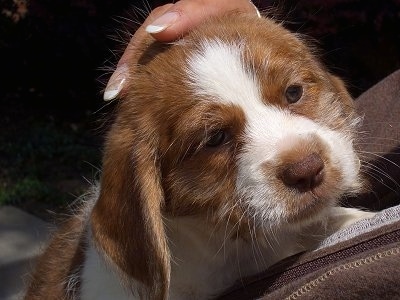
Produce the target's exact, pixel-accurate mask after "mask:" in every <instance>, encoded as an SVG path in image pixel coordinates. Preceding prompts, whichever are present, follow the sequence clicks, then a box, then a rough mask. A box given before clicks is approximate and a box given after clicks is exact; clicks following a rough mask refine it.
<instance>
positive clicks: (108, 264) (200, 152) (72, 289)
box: [26, 14, 371, 300]
mask: <svg viewBox="0 0 400 300" xmlns="http://www.w3.org/2000/svg"><path fill="white" fill-rule="evenodd" d="M139 55H140V57H139V58H138V61H139V63H138V64H136V63H135V64H134V65H133V64H132V65H131V66H130V67H131V70H132V71H131V78H129V82H128V92H127V93H126V95H125V96H124V97H123V99H120V100H119V102H118V108H117V112H116V117H115V121H114V123H113V124H112V126H111V129H110V130H109V132H108V135H107V137H106V142H105V149H104V158H103V166H102V176H101V180H100V183H99V186H98V187H94V191H93V193H92V195H91V196H90V197H88V199H86V201H85V203H84V208H83V209H82V211H81V213H80V214H77V215H76V216H74V217H72V218H71V219H70V220H69V221H68V222H67V223H66V224H65V226H63V227H62V228H61V229H60V230H59V232H58V233H57V234H56V235H55V237H54V239H53V240H52V242H51V243H50V245H49V247H48V248H47V250H46V251H45V253H44V254H43V256H42V258H41V259H40V260H39V262H38V265H37V269H36V272H35V273H34V276H33V280H32V282H31V284H30V287H29V289H28V292H27V295H26V299H119V300H121V299H139V298H140V299H209V298H212V297H214V296H216V295H218V294H219V293H221V292H222V291H223V290H224V289H226V288H228V287H229V286H231V285H232V284H233V283H234V282H235V281H236V280H238V279H240V278H242V277H244V276H248V275H252V274H255V273H257V272H260V271H262V270H265V269H267V268H268V267H269V266H271V265H272V264H273V263H275V262H277V261H279V260H281V259H283V258H285V257H287V256H289V255H292V254H294V253H296V252H299V251H303V250H305V249H312V248H313V247H315V246H316V245H317V244H318V240H319V239H322V238H323V237H324V236H326V235H327V234H330V233H332V232H334V231H336V230H338V229H339V228H342V227H345V226H347V225H349V224H351V223H352V222H354V221H356V220H359V219H360V218H364V217H370V216H371V213H368V212H362V211H359V210H356V209H348V208H340V207H337V203H338V200H339V199H340V198H341V197H343V196H346V195H351V194H355V193H357V192H358V191H360V188H361V186H362V184H361V178H360V173H359V169H360V162H359V159H358V157H357V153H356V152H355V150H354V148H353V135H354V134H355V133H356V130H357V124H358V123H359V118H358V117H357V116H356V114H355V112H354V108H353V101H352V99H351V97H350V96H349V94H348V92H347V91H346V89H345V87H344V85H343V83H342V81H341V80H340V79H338V78H337V77H335V76H333V75H331V74H330V73H329V72H328V71H327V69H326V68H325V67H324V66H323V65H322V64H321V63H320V62H319V61H318V59H316V57H315V56H314V55H313V54H312V51H310V49H309V48H308V47H307V45H306V44H305V43H304V42H303V41H302V40H301V39H300V38H299V37H298V36H296V35H295V34H293V33H290V32H289V31H288V30H286V29H285V28H284V27H283V26H282V25H280V24H277V23H275V22H274V21H272V20H270V19H267V18H258V17H254V16H249V15H242V14H230V15H227V16H225V17H222V18H214V19H210V20H209V21H207V22H206V23H204V24H203V25H201V26H200V27H199V28H197V29H196V30H194V31H193V32H191V33H190V34H189V35H187V36H185V37H184V38H183V39H181V40H179V41H178V42H176V43H174V44H161V43H158V42H155V41H154V40H152V39H151V37H149V38H148V39H147V40H145V41H144V42H143V44H142V45H141V51H140V53H139Z"/></svg>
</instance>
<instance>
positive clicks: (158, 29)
mask: <svg viewBox="0 0 400 300" xmlns="http://www.w3.org/2000/svg"><path fill="white" fill-rule="evenodd" d="M233 11H238V12H245V13H254V14H256V15H258V16H260V13H259V11H258V10H257V8H256V7H255V6H254V4H253V3H252V2H251V1H249V0H218V1H216V0H181V1H178V2H176V3H175V4H174V5H173V6H171V7H170V8H169V9H168V10H167V11H166V12H165V14H163V15H161V16H160V17H159V18H158V19H155V20H154V21H153V22H151V23H150V24H149V25H148V26H147V27H146V31H147V32H148V33H151V34H152V35H153V37H154V38H155V39H157V40H159V41H163V42H169V41H173V40H176V39H178V38H180V37H182V36H183V35H185V34H186V33H187V32H188V31H190V30H191V29H193V28H194V27H196V26H197V25H198V24H200V23H201V22H203V21H204V20H205V19H207V18H209V17H211V16H219V15H222V14H224V13H228V12H233Z"/></svg>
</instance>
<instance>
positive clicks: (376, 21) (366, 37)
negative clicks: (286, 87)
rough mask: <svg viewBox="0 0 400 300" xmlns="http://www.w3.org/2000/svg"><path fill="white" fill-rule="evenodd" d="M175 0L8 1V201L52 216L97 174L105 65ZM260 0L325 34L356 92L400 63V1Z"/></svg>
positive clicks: (0, 108) (0, 93) (2, 160)
mask: <svg viewBox="0 0 400 300" xmlns="http://www.w3.org/2000/svg"><path fill="white" fill-rule="evenodd" d="M166 2H167V1H134V0H131V1H127V0H122V1H111V0H109V1H107V0H103V1H96V0H70V1H68V0H62V1H61V0H0V12H1V14H0V67H1V74H2V75H1V79H0V87H1V88H0V113H1V116H0V205H4V204H11V205H15V206H18V207H20V208H22V209H24V210H25V211H28V212H30V213H33V214H35V215H36V216H39V217H40V218H42V219H44V220H50V219H51V218H52V217H53V216H54V213H58V212H63V211H65V208H66V207H68V205H70V203H71V202H72V201H73V200H74V199H75V198H76V197H77V196H78V195H80V194H81V193H82V192H83V191H84V190H85V188H86V187H87V186H88V185H89V183H90V182H92V181H93V180H96V179H97V178H98V173H99V170H98V168H99V167H100V157H101V146H102V136H103V134H104V131H105V129H106V128H107V113H108V112H109V111H110V109H112V104H111V105H106V103H104V102H103V101H102V90H103V88H104V86H105V83H106V82H107V79H108V77H109V76H110V72H109V71H105V70H104V67H110V66H112V65H113V64H115V63H116V62H117V61H118V57H119V55H120V53H121V51H122V50H123V49H124V43H123V41H124V40H125V41H126V35H125V34H124V32H127V31H129V32H133V30H134V28H135V22H134V21H138V22H141V21H143V18H144V16H145V15H146V13H147V11H149V9H151V8H153V7H156V6H158V5H161V4H163V3H166ZM253 2H254V3H255V4H256V5H257V7H258V8H259V9H260V10H261V11H262V10H264V9H267V8H270V7H275V8H276V12H277V14H278V18H280V19H284V20H285V21H286V26H287V27H289V28H290V29H292V30H294V31H297V32H301V33H304V34H307V35H308V36H310V37H312V38H313V39H315V40H317V41H318V44H317V45H318V47H319V48H320V49H321V51H320V52H321V58H322V60H323V61H324V62H325V63H326V64H327V65H328V66H329V67H330V69H331V70H332V71H333V72H334V73H336V74H338V75H340V76H342V77H343V78H344V79H345V81H346V82H347V84H348V86H349V89H350V92H351V94H352V95H353V96H354V97H357V96H359V95H360V94H361V93H362V92H363V91H365V90H367V89H368V88H369V87H371V86H372V85H374V84H375V83H377V82H378V81H379V80H381V79H383V78H384V77H386V76H387V75H389V74H390V73H392V72H393V71H395V70H397V69H399V67H400V30H399V29H400V0H385V1H377V0H324V1H321V0H303V1H302V0H300V1H294V0H293V1H291V0H288V1H282V0H281V1H266V0H265V1H262V0H255V1H253ZM134 6H136V7H138V8H139V9H134V8H133V7H134Z"/></svg>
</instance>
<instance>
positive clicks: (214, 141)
mask: <svg viewBox="0 0 400 300" xmlns="http://www.w3.org/2000/svg"><path fill="white" fill-rule="evenodd" d="M227 140H228V133H227V132H226V131H224V130H218V131H216V132H214V133H212V134H211V136H210V138H209V139H208V141H207V143H206V146H207V147H218V146H221V145H222V144H224V143H225V142H226V141H227Z"/></svg>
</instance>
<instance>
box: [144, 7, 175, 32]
mask: <svg viewBox="0 0 400 300" xmlns="http://www.w3.org/2000/svg"><path fill="white" fill-rule="evenodd" d="M178 18H179V13H177V12H176V11H171V12H167V13H165V14H163V15H162V16H161V17H159V18H158V19H156V20H155V21H154V22H153V23H151V24H150V25H148V26H147V27H146V31H147V32H148V33H159V32H161V31H163V30H165V29H167V28H168V27H169V26H171V25H172V24H174V23H175V22H176V20H178Z"/></svg>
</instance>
